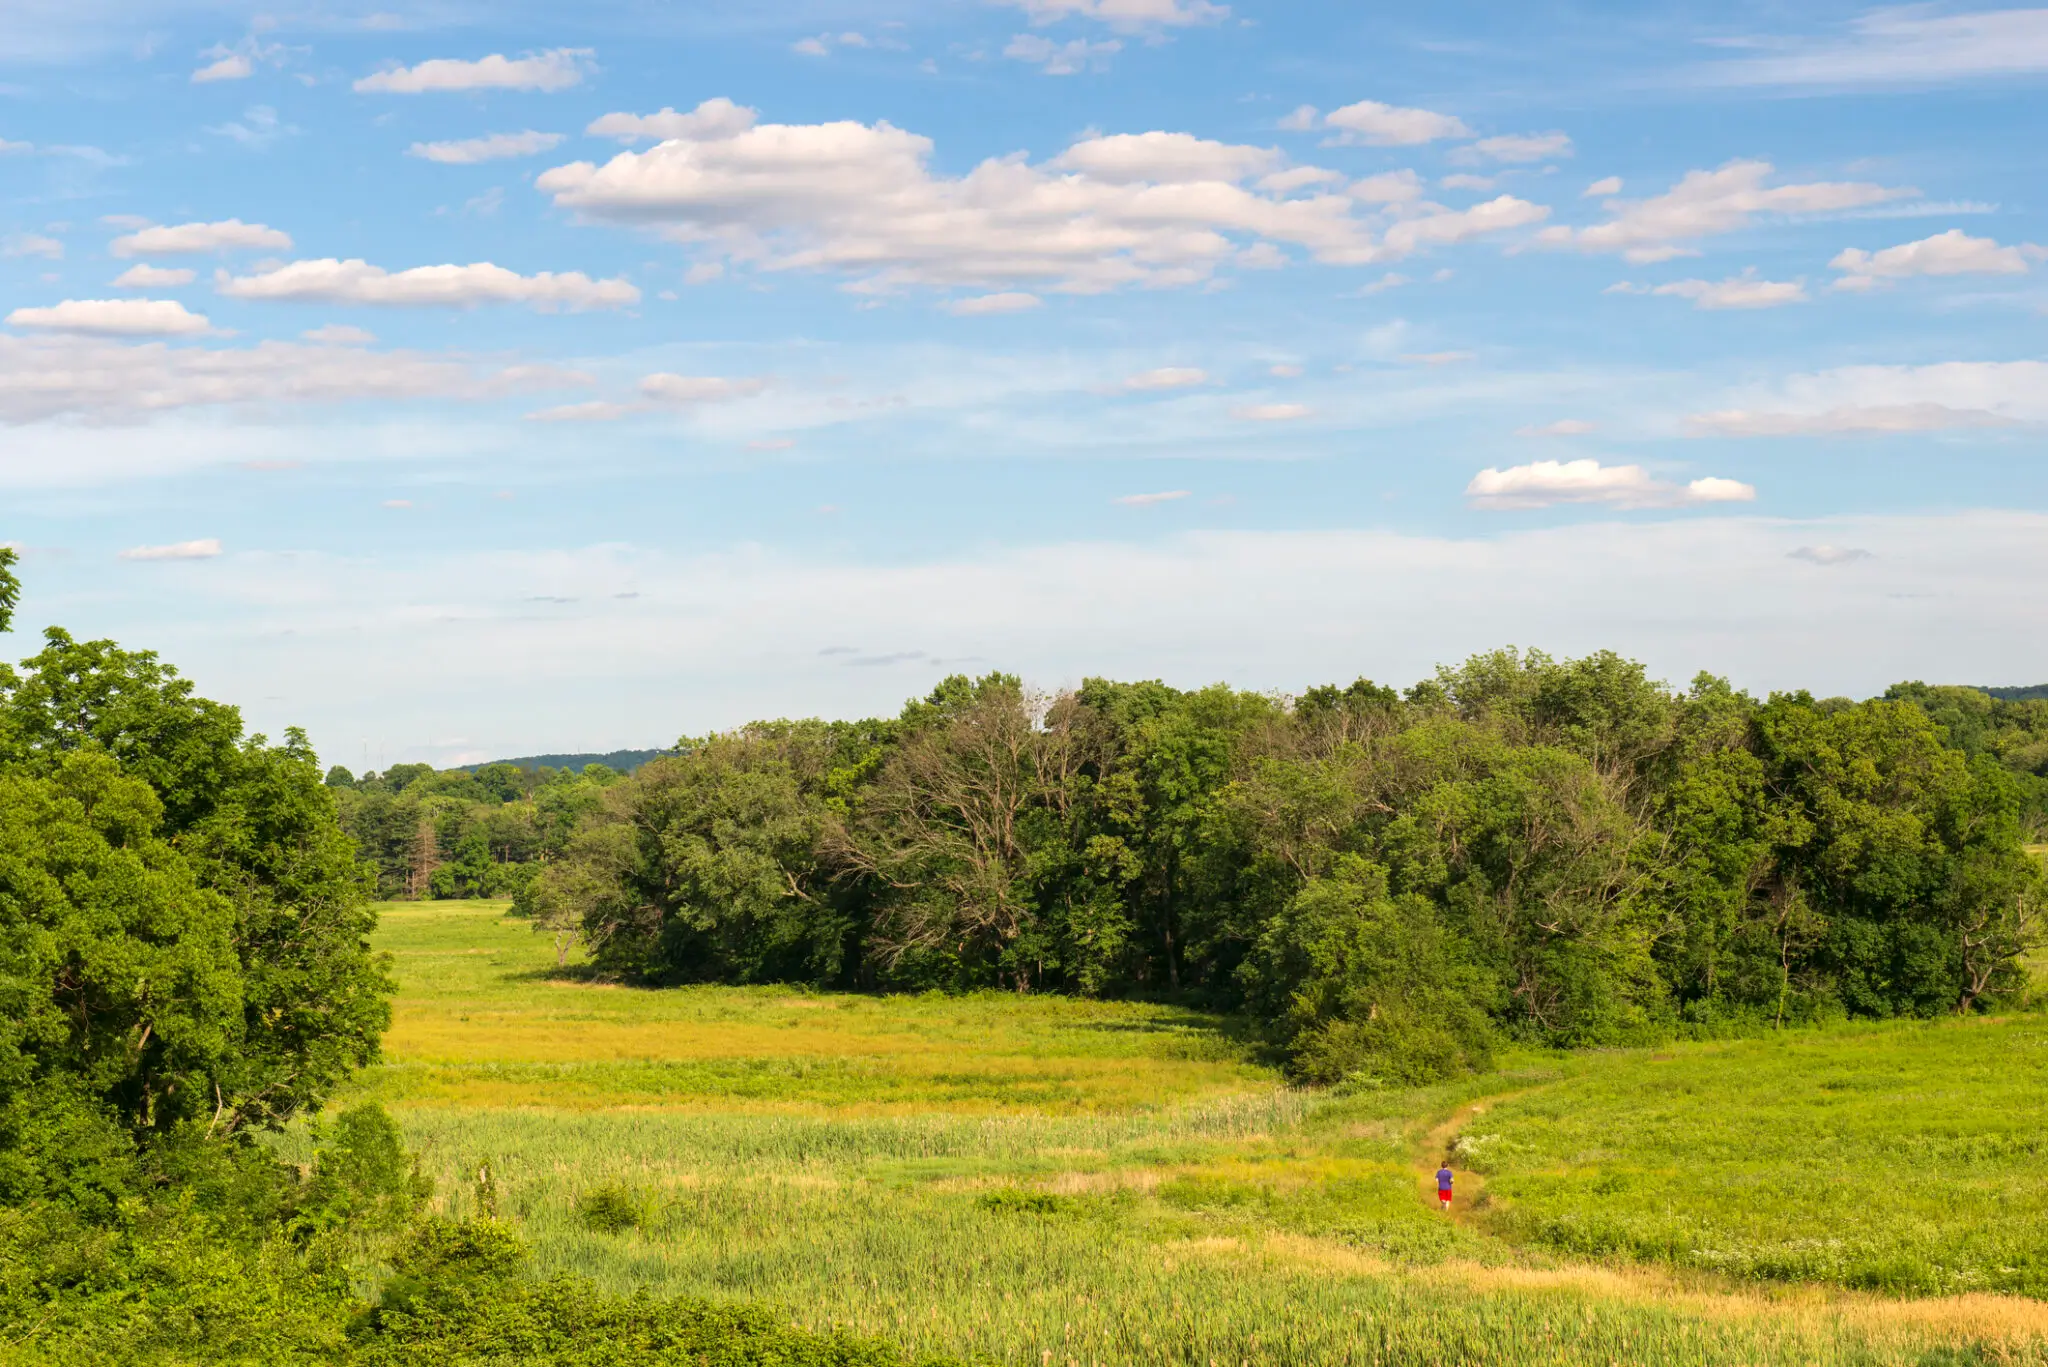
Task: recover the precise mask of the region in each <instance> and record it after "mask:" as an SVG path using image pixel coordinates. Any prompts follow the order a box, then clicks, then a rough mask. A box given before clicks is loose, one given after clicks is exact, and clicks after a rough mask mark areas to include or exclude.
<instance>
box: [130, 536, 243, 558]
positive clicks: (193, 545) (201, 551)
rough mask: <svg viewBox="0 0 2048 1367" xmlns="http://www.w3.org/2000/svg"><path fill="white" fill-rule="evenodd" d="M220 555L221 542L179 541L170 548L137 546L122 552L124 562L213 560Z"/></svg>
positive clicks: (206, 540) (216, 540) (212, 539)
mask: <svg viewBox="0 0 2048 1367" xmlns="http://www.w3.org/2000/svg"><path fill="white" fill-rule="evenodd" d="M219 554H220V540H219V538H217V537H208V538H206V539H205V540H204V541H179V542H175V543H173V544H172V545H169V546H137V547H135V548H134V549H133V550H126V551H122V552H121V558H122V559H123V560H212V559H213V558H215V557H216V556H218V555H219Z"/></svg>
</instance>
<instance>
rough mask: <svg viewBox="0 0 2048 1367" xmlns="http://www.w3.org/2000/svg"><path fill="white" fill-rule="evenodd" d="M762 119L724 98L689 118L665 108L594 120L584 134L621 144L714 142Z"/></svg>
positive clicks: (695, 112)
mask: <svg viewBox="0 0 2048 1367" xmlns="http://www.w3.org/2000/svg"><path fill="white" fill-rule="evenodd" d="M757 118H759V115H757V114H756V113H755V111H753V110H751V109H749V108H747V107H746V106H745V105H742V104H734V103H733V102H732V101H731V100H728V99H726V98H725V97H724V96H722V95H721V96H718V97H716V98H714V99H709V100H706V101H704V102H703V103H702V104H700V105H698V106H697V107H696V108H695V109H693V110H691V111H690V112H688V113H687V114H678V113H676V111H675V110H673V109H669V108H663V109H662V111H661V112H660V113H658V114H606V115H604V116H602V117H601V118H597V119H593V120H591V123H590V126H589V127H587V128H585V129H584V130H583V131H584V132H585V133H588V134H589V135H590V136H591V137H593V138H617V139H618V140H619V141H620V142H629V143H630V142H649V141H652V142H666V141H667V140H668V139H670V138H687V139H689V140H691V141H693V142H714V141H716V140H717V139H719V138H730V137H733V136H735V135H736V134H740V133H744V132H746V131H747V130H748V129H749V128H752V127H753V126H754V123H755V121H756V119H757Z"/></svg>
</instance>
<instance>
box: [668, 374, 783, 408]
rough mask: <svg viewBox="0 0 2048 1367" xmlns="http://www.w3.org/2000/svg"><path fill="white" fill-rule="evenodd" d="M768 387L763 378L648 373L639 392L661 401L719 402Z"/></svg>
mask: <svg viewBox="0 0 2048 1367" xmlns="http://www.w3.org/2000/svg"><path fill="white" fill-rule="evenodd" d="M767 387H768V382H767V381H766V380H762V379H755V378H746V379H731V378H728V377H726V376H723V375H671V374H666V373H662V374H655V375H649V376H647V377H646V378H645V379H643V380H641V381H640V392H641V393H642V394H644V395H646V396H647V397H648V398H650V399H654V400H657V401H658V402H661V403H674V404H692V403H722V402H724V401H726V400H728V399H745V398H751V397H752V396H754V395H756V394H759V393H760V392H761V391H762V390H764V389H766V388H767Z"/></svg>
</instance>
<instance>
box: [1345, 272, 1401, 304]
mask: <svg viewBox="0 0 2048 1367" xmlns="http://www.w3.org/2000/svg"><path fill="white" fill-rule="evenodd" d="M1414 283H1415V281H1414V280H1413V279H1412V278H1411V277H1409V276H1405V275H1403V274H1401V272H1399V271H1388V272H1387V273H1386V274H1385V275H1383V276H1381V277H1380V278H1379V279H1377V280H1374V281H1372V282H1371V283H1370V284H1365V285H1360V286H1359V287H1358V288H1357V289H1356V290H1354V291H1352V292H1353V293H1354V294H1356V295H1358V296H1359V297H1360V298H1362V299H1369V298H1371V297H1372V296H1373V295H1375V294H1384V293H1386V292H1387V291H1388V290H1396V289H1399V288H1401V286H1403V285H1412V284H1414Z"/></svg>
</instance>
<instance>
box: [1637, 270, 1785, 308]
mask: <svg viewBox="0 0 2048 1367" xmlns="http://www.w3.org/2000/svg"><path fill="white" fill-rule="evenodd" d="M1650 293H1651V294H1664V295H1671V296H1674V297H1676V298H1679V299H1690V300H1692V306H1693V307H1694V308H1696V309H1774V308H1779V307H1782V306H1783V305H1786V304H1803V303H1805V302H1807V294H1806V282H1805V281H1804V280H1759V279H1757V277H1756V272H1755V271H1754V270H1746V271H1744V272H1743V273H1742V274H1740V275H1731V276H1729V277H1728V278H1727V279H1725V280H1673V281H1671V282H1670V283H1669V284H1665V285H1658V286H1657V287H1656V288H1654V289H1652V290H1651V291H1650Z"/></svg>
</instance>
